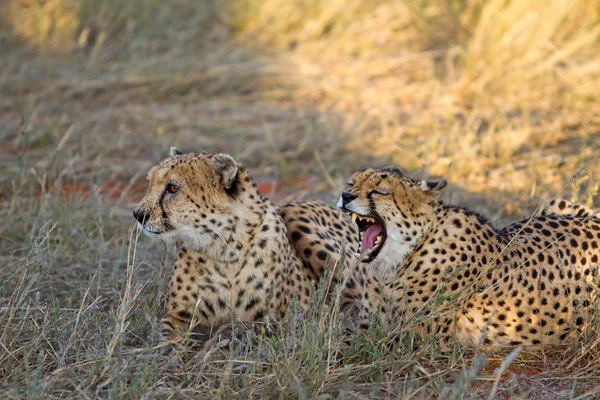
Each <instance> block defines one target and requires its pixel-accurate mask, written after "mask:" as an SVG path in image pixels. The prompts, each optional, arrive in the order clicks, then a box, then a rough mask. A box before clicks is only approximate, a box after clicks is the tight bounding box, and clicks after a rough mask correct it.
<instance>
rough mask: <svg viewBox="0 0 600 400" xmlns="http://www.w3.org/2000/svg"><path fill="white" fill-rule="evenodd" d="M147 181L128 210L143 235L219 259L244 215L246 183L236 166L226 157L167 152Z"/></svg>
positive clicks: (152, 170)
mask: <svg viewBox="0 0 600 400" xmlns="http://www.w3.org/2000/svg"><path fill="white" fill-rule="evenodd" d="M147 180H148V183H149V186H148V191H147V192H146V195H145V196H144V198H143V199H142V200H141V201H140V202H139V203H138V205H137V206H136V207H135V209H134V210H133V216H134V217H135V219H136V220H137V222H138V225H139V227H140V228H141V229H142V230H143V232H144V233H145V234H146V235H148V236H151V237H153V238H158V239H162V240H165V241H167V242H171V243H173V242H175V243H181V244H183V245H184V246H185V247H188V248H190V249H194V250H197V251H202V250H203V251H207V249H210V250H211V251H212V252H216V253H218V254H216V255H217V256H218V257H219V258H224V257H223V254H224V249H225V248H226V247H227V244H228V243H231V242H232V238H231V236H232V235H233V232H234V231H235V225H236V224H237V222H238V221H240V219H241V218H242V217H241V215H242V214H243V210H242V209H241V207H242V204H241V201H240V199H239V197H240V196H239V194H240V191H242V190H244V188H243V186H244V185H248V184H249V183H248V182H249V179H247V178H246V179H242V177H240V167H239V165H238V164H237V163H236V161H235V160H234V159H233V158H232V157H231V156H229V155H227V154H208V153H190V154H183V153H181V152H179V151H178V150H177V149H175V148H174V147H172V148H171V151H170V157H169V158H167V159H165V160H163V161H161V162H160V163H159V164H157V165H156V166H154V167H153V168H152V169H151V170H150V171H149V172H148V176H147ZM219 249H220V250H219ZM224 261H227V259H226V257H225V259H224Z"/></svg>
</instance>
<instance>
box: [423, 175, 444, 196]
mask: <svg viewBox="0 0 600 400" xmlns="http://www.w3.org/2000/svg"><path fill="white" fill-rule="evenodd" d="M447 184H448V181H447V180H445V179H442V180H441V181H426V180H425V179H423V180H421V181H419V182H418V185H419V189H421V190H422V191H423V192H424V193H430V194H432V195H439V194H441V193H442V191H443V190H444V188H445V187H446V185H447Z"/></svg>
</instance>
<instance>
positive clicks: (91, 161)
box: [0, 0, 600, 399]
mask: <svg viewBox="0 0 600 400" xmlns="http://www.w3.org/2000/svg"><path fill="white" fill-rule="evenodd" d="M0 16H1V18H2V19H1V20H0V46H2V57H0V202H1V205H0V221H2V222H1V223H0V255H1V256H0V390H1V391H3V393H4V394H5V396H6V397H8V398H24V397H28V398H58V397H76V398H97V397H102V398H154V397H157V398H188V397H192V398H215V397H224V398H247V397H254V398H264V397H273V398H276V397H281V398H317V397H318V396H321V397H319V398H327V396H332V397H336V398H398V397H400V398H429V397H435V396H439V397H441V396H445V397H450V398H453V399H454V398H456V399H457V398H461V397H473V398H488V396H490V395H493V396H495V397H498V398H502V397H507V396H510V395H511V394H515V393H518V394H520V395H521V396H522V397H530V398H536V397H537V398H539V397H543V398H576V397H577V396H580V398H585V397H586V396H587V397H593V393H596V392H598V389H597V388H598V387H600V380H598V378H597V369H598V365H599V363H600V361H599V359H598V354H597V350H596V347H597V340H596V338H595V337H594V332H597V331H592V332H591V333H589V334H588V336H587V337H585V338H583V340H582V343H581V344H580V345H579V346H578V347H577V348H576V349H573V348H569V349H561V350H552V349H546V350H545V352H543V353H539V352H537V353H527V352H522V353H521V354H520V355H519V356H518V357H516V358H515V359H514V360H513V362H512V365H511V366H509V367H508V369H507V370H506V371H505V372H504V373H501V372H502V371H503V369H502V368H506V365H504V366H502V361H503V360H505V361H506V360H509V361H510V360H512V359H513V358H514V355H513V356H509V357H508V358H506V356H507V354H508V353H509V352H510V350H512V349H509V350H508V351H507V353H505V354H493V353H484V352H482V351H480V350H477V351H472V350H465V349H461V348H460V347H458V346H451V347H450V348H440V347H439V346H438V345H437V344H436V343H435V341H434V340H433V339H431V338H418V337H416V336H414V334H413V333H412V332H413V329H412V328H411V326H412V325H411V324H413V323H416V322H418V321H410V322H408V323H407V324H406V326H403V327H402V328H403V329H402V330H401V332H402V333H401V336H400V337H399V338H397V340H396V341H394V342H393V343H392V344H389V343H388V339H389V338H386V337H385V335H383V334H382V333H381V332H380V331H379V329H378V325H377V322H376V321H374V324H373V330H372V332H371V337H370V338H369V339H365V338H350V339H349V340H348V341H347V340H345V339H347V338H344V337H343V335H342V334H341V332H340V321H339V318H338V315H337V314H336V313H335V310H330V311H323V310H321V309H320V308H318V307H315V310H313V311H312V312H311V313H309V315H308V316H306V317H301V316H299V315H296V316H294V317H293V318H290V319H289V320H288V321H284V322H283V325H282V327H281V329H282V331H281V334H280V335H275V336H274V337H260V336H258V337H255V336H254V335H251V334H250V333H249V334H248V336H247V337H244V338H242V339H241V340H238V341H235V342H233V343H232V344H231V345H230V346H227V347H226V348H224V349H216V350H215V351H214V352H213V353H211V354H208V355H207V354H206V353H202V352H200V353H199V352H197V351H195V350H191V351H189V352H185V351H184V352H180V353H178V354H176V355H171V356H169V357H166V356H164V355H162V354H160V353H158V352H156V351H154V350H153V346H154V345H155V344H156V343H157V340H158V336H157V332H156V328H157V327H156V319H155V315H156V314H157V313H158V312H159V308H160V304H159V301H160V294H161V293H162V290H163V287H164V284H165V281H166V279H167V277H168V270H169V263H170V262H172V256H171V255H170V254H169V253H168V252H166V253H165V252H164V251H163V249H161V248H160V246H156V244H152V243H148V242H147V241H146V240H144V239H140V240H139V241H138V238H137V237H136V236H135V234H133V233H132V231H131V230H130V228H131V227H132V222H133V219H132V218H131V216H130V212H131V211H130V210H131V207H132V204H134V202H135V201H136V200H137V199H138V198H139V197H141V193H142V192H143V190H144V184H143V182H142V181H143V180H142V177H143V174H144V172H145V171H146V170H147V168H148V167H149V166H150V165H151V164H152V163H153V162H155V161H156V160H158V159H160V158H161V157H163V156H164V154H165V153H166V149H167V148H168V147H169V146H171V145H177V146H178V147H181V148H183V149H189V150H204V151H225V152H229V153H231V154H233V155H234V156H236V157H238V158H239V159H240V160H242V161H243V162H244V163H245V164H246V165H248V166H250V167H251V168H252V171H253V175H254V176H255V178H256V179H257V181H259V183H261V185H262V186H261V187H262V188H263V189H264V191H265V192H267V193H269V194H270V195H271V197H273V198H275V199H276V200H279V201H284V200H286V199H290V198H294V197H317V198H321V199H323V200H325V201H333V200H334V199H335V197H336V195H337V193H338V190H339V187H340V186H341V184H342V182H344V181H345V179H346V178H347V176H348V175H349V174H350V173H351V172H352V171H354V170H356V169H357V168H359V167H361V166H363V165H371V164H382V163H386V162H390V161H394V162H397V163H398V164H399V165H400V166H402V167H403V168H405V169H406V170H408V171H410V172H412V173H413V174H415V175H420V176H426V175H434V176H445V177H446V178H448V179H450V182H451V184H453V187H452V188H451V190H450V193H449V194H448V195H447V200H449V201H452V202H453V203H458V204H461V205H466V206H469V207H471V208H474V209H475V210H477V211H481V212H484V213H486V214H487V215H488V216H489V217H491V219H492V220H493V221H495V222H496V223H498V224H499V225H500V224H502V223H504V222H506V221H507V220H509V219H511V218H515V217H526V216H527V215H529V214H530V213H531V212H533V210H534V208H535V205H536V204H537V203H538V202H539V201H540V199H547V198H550V197H551V196H553V195H555V194H556V193H559V192H560V193H561V194H562V195H564V196H566V197H570V198H574V199H578V200H579V201H582V202H585V203H587V204H593V205H595V206H598V205H599V203H600V201H599V200H600V199H599V197H598V190H599V187H600V182H599V180H598V172H597V171H598V166H599V165H600V161H599V160H598V159H597V158H595V157H596V156H597V155H598V152H599V150H600V102H599V101H598V99H599V98H600V97H599V95H600V44H599V40H598V38H599V35H600V7H598V4H597V2H596V1H593V0H579V1H576V0H572V1H570V0H550V1H549V2H546V3H545V4H544V5H543V6H541V5H537V3H536V2H525V1H500V0H489V1H483V0H470V1H462V0H431V1H417V0H407V1H402V2H400V1H391V0H379V1H359V0H346V1H340V0H333V1H320V0H309V1H306V0H305V1H297V0H292V1H287V2H281V1H276V0H266V1H256V0H230V1H228V2H217V1H211V0H204V1H200V2H193V1H190V0H176V1H173V2H169V4H166V3H165V2H161V1H158V0H131V1H128V2H120V1H117V0H7V1H5V2H3V3H0ZM582 167H585V168H584V170H582V171H580V172H579V173H578V174H577V175H576V176H575V177H574V178H573V179H572V177H573V175H574V174H575V173H576V172H577V171H578V170H579V168H582ZM272 181H276V182H277V184H270V183H269V182H272ZM334 186H337V187H334ZM132 234H133V236H131V235H132ZM134 252H135V254H136V255H135V257H134ZM165 257H166V258H165ZM415 344H416V345H417V346H414V345H415ZM511 357H512V358H511ZM204 358H205V359H204ZM496 367H502V368H500V369H499V370H498V372H497V373H495V372H494V370H495V368H496ZM494 391H495V392H494ZM440 394H441V396H440Z"/></svg>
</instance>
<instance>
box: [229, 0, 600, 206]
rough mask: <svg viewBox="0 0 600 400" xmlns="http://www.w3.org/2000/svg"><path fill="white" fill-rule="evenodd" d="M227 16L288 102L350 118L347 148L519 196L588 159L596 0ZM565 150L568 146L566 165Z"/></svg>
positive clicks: (257, 10)
mask: <svg viewBox="0 0 600 400" xmlns="http://www.w3.org/2000/svg"><path fill="white" fill-rule="evenodd" d="M236 10H238V11H237V13H236V14H235V15H237V16H238V19H237V20H234V23H235V24H236V26H237V27H238V29H240V27H242V28H241V29H240V30H241V32H242V33H245V34H248V35H250V36H251V37H252V38H256V39H257V40H258V41H259V43H261V44H267V45H270V46H272V47H274V48H277V49H279V52H278V54H279V56H280V57H281V58H283V59H284V60H285V61H286V62H290V63H291V64H292V65H294V66H295V71H294V72H293V75H295V80H296V81H297V82H298V83H297V87H296V88H295V90H294V96H295V98H301V99H304V100H305V101H306V102H308V103H312V102H318V103H319V104H322V105H323V106H324V107H328V108H329V107H333V108H334V109H342V110H344V111H346V112H347V113H348V114H349V115H352V116H354V118H359V119H361V123H359V124H358V127H359V129H358V132H357V135H356V136H355V138H354V140H353V142H352V143H350V146H349V148H350V149H352V150H353V151H358V152H366V153H371V154H373V153H374V154H377V155H379V156H386V157H391V158H392V159H393V160H395V161H396V162H398V163H399V164H401V165H404V166H405V167H407V168H409V169H419V168H425V169H426V171H427V172H428V173H431V174H433V175H437V176H447V177H449V178H450V179H452V180H454V181H460V183H461V184H462V185H464V186H465V187H466V188H467V189H468V190H471V191H478V192H483V191H488V190H489V191H491V192H496V191H498V190H500V191H509V192H512V193H520V194H521V195H522V196H525V197H526V196H528V195H536V196H539V195H543V194H544V193H545V191H547V190H559V189H560V188H561V185H562V182H565V181H566V179H567V178H568V174H570V173H573V172H574V171H575V170H577V168H578V166H581V165H583V164H584V163H585V162H586V161H587V160H589V159H591V158H593V157H594V156H595V155H596V154H597V152H598V150H600V144H599V143H600V136H599V135H598V128H599V126H600V119H599V116H600V102H599V101H598V99H599V98H600V45H599V37H600V8H599V7H598V3H597V2H596V1H593V0H582V1H574V0H552V1H549V2H546V3H544V4H543V5H542V4H541V3H536V2H521V1H504V0H492V1H468V2H460V1H429V2H418V1H406V2H392V1H379V2H363V1H359V0H354V1H333V2H321V1H314V2H309V3H308V5H307V3H306V2H304V1H291V2H285V4H280V2H279V1H276V0H271V1H265V2H262V1H261V2H253V1H240V2H236ZM569 142H577V143H578V146H579V147H580V148H579V149H578V150H577V153H578V154H571V155H569V156H567V157H564V156H563V153H564V150H565V148H564V146H565V145H566V146H567V147H568V146H569ZM532 161H534V162H535V166H534V168H530V167H531V162H532ZM597 165H598V164H595V166H597ZM559 169H560V170H562V171H564V172H565V173H566V174H561V173H560V172H558V173H556V171H557V170H559ZM548 171H553V173H548ZM567 171H568V172H567ZM540 188H541V189H540Z"/></svg>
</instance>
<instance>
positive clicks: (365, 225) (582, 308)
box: [337, 166, 600, 346]
mask: <svg viewBox="0 0 600 400" xmlns="http://www.w3.org/2000/svg"><path fill="white" fill-rule="evenodd" d="M446 184H447V182H446V181H445V180H440V181H427V180H414V179H411V178H409V177H407V176H406V175H405V174H404V173H403V172H402V171H401V170H400V169H399V168H398V167H396V166H387V167H383V168H366V169H363V170H361V171H359V172H357V173H355V174H354V175H353V176H352V178H351V179H350V181H349V182H348V185H347V187H346V189H345V190H344V191H343V192H342V194H341V196H340V198H339V202H338V204H337V205H338V207H339V208H340V209H341V210H342V211H343V212H344V213H346V214H349V215H351V217H352V221H353V223H354V225H355V226H356V230H357V231H358V243H359V252H360V262H361V266H362V267H361V268H358V269H357V270H356V273H355V276H354V278H353V279H352V280H351V281H349V282H348V285H347V287H346V288H345V289H344V293H345V298H346V301H347V302H352V303H354V305H355V306H356V307H358V308H359V326H360V329H361V330H365V329H367V328H368V327H369V318H370V317H371V316H372V315H373V314H375V313H377V312H381V314H380V315H381V316H382V325H383V327H384V329H386V330H388V331H392V332H395V331H396V330H397V329H399V327H400V326H401V324H402V323H403V321H407V320H410V319H411V317H415V316H417V315H418V316H421V317H423V316H425V317H424V318H423V319H421V320H419V321H420V322H418V324H417V325H418V330H420V331H421V333H422V334H423V335H427V334H433V335H436V337H438V336H439V337H440V339H441V340H443V341H449V340H451V339H452V338H456V339H457V340H458V341H459V342H460V343H461V344H465V345H477V344H479V343H483V344H487V345H490V346H506V345H522V346H540V345H558V344H564V343H567V342H569V341H571V340H573V339H574V338H576V337H577V334H578V332H581V331H583V330H584V329H585V328H586V326H587V325H588V324H589V321H590V318H591V316H592V315H593V313H592V310H591V308H592V306H593V304H594V303H595V300H596V297H597V292H598V279H597V278H598V266H599V265H600V261H599V258H600V218H598V216H597V215H596V216H595V215H594V212H593V210H591V209H589V208H585V207H583V206H580V205H575V204H573V203H568V202H566V201H562V200H558V201H555V202H553V203H551V204H549V205H548V206H547V207H546V209H545V210H544V211H543V212H542V215H539V216H536V217H532V218H530V219H527V220H523V221H520V222H516V223H513V224H511V225H509V226H507V227H505V228H503V229H496V228H494V227H493V226H492V225H491V223H490V222H488V221H487V220H486V219H485V218H484V217H483V216H481V215H479V214H477V213H474V212H471V211H469V210H468V209H465V208H460V207H455V206H451V205H446V204H444V203H443V202H441V201H440V200H439V197H440V195H441V194H442V192H443V189H444V187H445V186H446ZM581 210H583V211H581ZM355 235H356V233H355ZM450 304H452V305H451V306H450ZM445 305H448V307H446V308H444V306H445ZM432 310H434V311H436V312H431V311H432Z"/></svg>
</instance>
